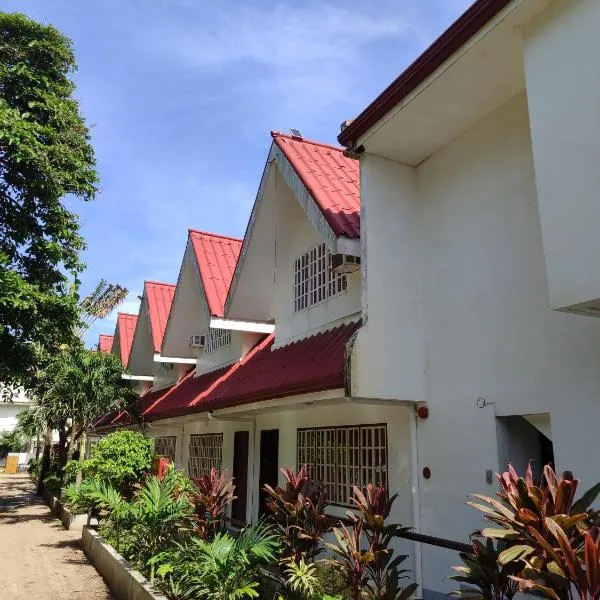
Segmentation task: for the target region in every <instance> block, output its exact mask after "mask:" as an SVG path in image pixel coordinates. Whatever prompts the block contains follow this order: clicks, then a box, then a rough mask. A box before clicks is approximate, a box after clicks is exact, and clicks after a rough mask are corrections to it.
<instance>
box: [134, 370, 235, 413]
mask: <svg viewBox="0 0 600 600" xmlns="http://www.w3.org/2000/svg"><path fill="white" fill-rule="evenodd" d="M230 370H231V367H225V368H223V369H218V370H216V371H213V372H211V373H205V374H204V375H200V377H196V370H195V369H192V370H191V371H190V372H189V373H188V374H187V375H186V376H185V377H184V378H183V379H182V380H181V381H180V382H179V383H178V384H177V385H175V386H174V387H172V388H171V389H170V390H169V391H168V392H167V393H165V394H163V395H162V396H161V397H160V398H158V399H156V400H155V402H154V403H153V404H152V405H150V406H148V407H147V408H146V410H145V411H144V416H145V417H146V418H147V419H150V420H153V419H160V418H164V417H170V416H174V415H177V414H182V413H185V412H189V411H188V409H189V408H190V407H191V406H193V405H194V404H195V403H196V402H197V401H198V400H199V399H201V398H203V397H205V396H206V395H207V394H208V393H209V392H210V391H211V390H212V389H213V388H214V386H215V384H217V383H218V382H219V381H220V379H221V378H222V377H223V376H224V375H226V374H227V373H229V371H230Z"/></svg>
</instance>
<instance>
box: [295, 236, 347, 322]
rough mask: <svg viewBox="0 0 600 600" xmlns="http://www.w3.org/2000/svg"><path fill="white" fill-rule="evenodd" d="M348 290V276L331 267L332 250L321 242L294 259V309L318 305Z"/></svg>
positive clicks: (298, 309) (297, 310)
mask: <svg viewBox="0 0 600 600" xmlns="http://www.w3.org/2000/svg"><path fill="white" fill-rule="evenodd" d="M344 291H346V276H345V275H343V274H338V273H336V272H334V271H333V270H332V268H331V252H329V250H327V248H326V247H325V244H319V245H318V246H315V247H314V248H311V249H310V250H309V251H308V252H306V253H305V254H303V255H302V256H300V257H299V258H297V259H296V260H295V261H294V311H295V312H300V311H302V310H306V309H307V308H310V307H312V306H316V305H317V304H320V303H321V302H324V301H325V300H328V299H329V298H332V297H333V296H337V295H338V294H341V293H343V292H344Z"/></svg>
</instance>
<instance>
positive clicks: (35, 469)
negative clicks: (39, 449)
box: [27, 458, 42, 479]
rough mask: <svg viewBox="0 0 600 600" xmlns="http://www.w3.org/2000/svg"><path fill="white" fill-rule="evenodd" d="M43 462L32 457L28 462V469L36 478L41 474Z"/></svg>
mask: <svg viewBox="0 0 600 600" xmlns="http://www.w3.org/2000/svg"><path fill="white" fill-rule="evenodd" d="M41 464H42V462H41V460H40V459H39V458H30V459H29V462H28V463H27V471H28V472H29V474H30V475H31V476H32V477H34V478H35V479H37V478H38V477H39V476H40V467H41Z"/></svg>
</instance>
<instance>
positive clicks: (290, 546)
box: [264, 465, 333, 564]
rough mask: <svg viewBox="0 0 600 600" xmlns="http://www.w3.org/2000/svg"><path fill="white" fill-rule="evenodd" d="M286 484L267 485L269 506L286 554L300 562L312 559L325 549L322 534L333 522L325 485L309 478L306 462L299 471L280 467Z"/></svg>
mask: <svg viewBox="0 0 600 600" xmlns="http://www.w3.org/2000/svg"><path fill="white" fill-rule="evenodd" d="M281 473H282V474H283V476H284V478H285V487H283V488H282V487H279V486H277V487H276V488H272V487H271V486H269V485H265V486H264V489H265V491H266V493H267V495H268V499H267V508H268V510H269V513H270V515H271V517H272V519H273V520H274V521H275V523H276V524H277V528H278V529H279V532H280V535H281V540H282V544H283V557H284V558H288V557H289V558H291V559H292V560H294V561H295V562H296V563H297V564H299V563H300V561H301V560H303V561H304V562H311V561H313V560H314V559H315V557H316V556H317V555H318V554H319V553H320V552H322V551H323V545H322V541H323V536H324V535H325V534H326V533H327V532H328V531H330V530H331V528H332V526H333V521H332V519H330V518H329V517H327V516H326V515H325V508H326V506H327V501H326V494H325V486H324V485H323V484H321V483H317V482H315V481H313V480H312V479H311V478H310V474H309V472H308V468H307V466H306V465H303V466H302V467H301V468H300V470H299V471H298V472H295V471H293V470H292V469H288V468H287V467H282V468H281Z"/></svg>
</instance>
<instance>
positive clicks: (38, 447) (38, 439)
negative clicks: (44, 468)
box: [35, 433, 40, 460]
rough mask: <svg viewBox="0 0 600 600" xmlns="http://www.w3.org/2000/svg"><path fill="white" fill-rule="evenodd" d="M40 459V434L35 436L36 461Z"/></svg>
mask: <svg viewBox="0 0 600 600" xmlns="http://www.w3.org/2000/svg"><path fill="white" fill-rule="evenodd" d="M39 458H40V434H39V433H38V434H37V435H36V436H35V460H39Z"/></svg>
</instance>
